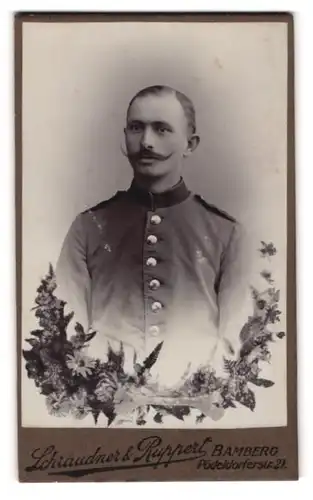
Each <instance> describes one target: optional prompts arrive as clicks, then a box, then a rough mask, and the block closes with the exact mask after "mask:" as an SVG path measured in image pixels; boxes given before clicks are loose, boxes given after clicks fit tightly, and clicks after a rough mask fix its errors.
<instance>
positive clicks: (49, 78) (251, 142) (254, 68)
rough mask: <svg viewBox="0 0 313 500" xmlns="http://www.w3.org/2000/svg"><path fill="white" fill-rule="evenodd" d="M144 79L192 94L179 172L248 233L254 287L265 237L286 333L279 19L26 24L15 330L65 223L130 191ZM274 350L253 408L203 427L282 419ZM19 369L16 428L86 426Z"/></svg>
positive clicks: (283, 33) (27, 322)
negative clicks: (51, 407)
mask: <svg viewBox="0 0 313 500" xmlns="http://www.w3.org/2000/svg"><path fill="white" fill-rule="evenodd" d="M152 84H166V85H170V86H173V87H175V88H177V89H178V90H181V91H182V92H185V93H186V94H187V95H188V96H190V97H191V99H192V100H193V102H194V104H195V107H196V112H197V123H198V130H199V133H200V135H201V138H202V141H201V143H200V146H199V148H198V149H197V151H196V152H195V153H194V155H193V156H192V158H191V159H190V160H189V163H187V164H186V169H185V179H186V181H187V183H188V185H189V187H190V188H191V189H192V190H194V191H196V192H199V193H201V194H202V195H203V196H204V197H205V198H206V199H207V200H208V201H209V202H211V203H215V204H216V205H217V206H219V207H220V208H223V209H224V210H227V211H229V213H231V214H232V215H234V216H235V217H237V218H238V219H239V220H241V222H242V223H243V224H244V226H245V227H246V229H247V230H248V232H249V235H250V240H249V241H250V245H251V248H252V249H253V251H254V253H253V255H254V256H255V260H254V262H253V264H254V266H253V271H254V277H253V280H255V281H253V283H252V284H255V285H258V284H259V283H258V282H259V280H258V272H259V271H260V270H261V267H262V266H261V264H262V263H261V261H260V258H259V256H258V253H257V249H258V248H259V246H260V240H266V241H273V242H274V243H275V245H276V247H277V249H278V257H276V259H275V260H274V269H273V271H274V277H275V279H276V283H277V286H278V288H280V290H281V308H282V311H283V317H282V322H281V325H280V327H279V328H280V329H284V328H285V312H286V311H285V277H286V276H285V267H286V259H285V252H286V142H287V137H286V134H287V130H286V103H287V27H286V25H284V24H279V23H249V24H247V23H218V24H217V23H210V24H204V23H188V24H187V23H148V24H143V23H123V24H117V23H108V24H105V23H94V24H93V23H77V24H76V23H68V24H67V23H60V24H57V23H51V24H47V23H45V24H44V23H30V24H27V23H24V25H23V319H22V321H23V338H25V337H27V336H28V335H29V331H30V330H31V329H32V328H35V327H36V322H35V319H34V316H33V313H32V312H30V309H31V307H32V306H33V301H34V298H35V291H36V288H37V286H38V285H39V282H40V279H41V277H42V276H43V274H45V273H46V271H47V268H48V263H49V262H51V263H53V264H55V262H56V259H57V257H58V254H59V251H60V247H61V243H62V240H63V238H64V236H65V233H66V231H67V230H68V228H69V225H70V223H71V222H72V220H73V218H74V217H75V216H76V214H77V213H78V212H80V211H82V210H84V209H86V208H87V207H89V206H91V205H94V204H96V203H98V202H99V201H101V200H103V199H105V198H109V197H111V196H112V195H113V194H114V193H115V191H116V190H117V189H123V188H127V187H128V185H129V183H130V180H131V169H130V167H129V165H128V163H127V160H126V159H125V158H124V157H123V156H122V154H121V153H120V144H121V141H122V140H123V126H124V118H125V111H126V108H127V105H128V102H129V100H130V98H131V97H132V96H133V95H134V93H136V92H137V91H138V90H139V89H140V88H142V87H144V86H147V85H152ZM285 347H286V345H285V341H284V340H283V341H281V342H278V343H277V344H275V345H274V346H273V350H272V352H273V358H272V363H271V365H268V366H265V368H264V373H263V374H264V377H269V378H272V380H274V381H275V385H274V386H273V387H272V388H269V389H262V388H261V389H257V390H256V394H257V409H256V411H255V412H254V413H251V412H250V411H249V410H247V409H245V408H240V409H237V410H230V411H229V412H228V413H227V415H226V416H225V417H224V418H223V419H222V420H220V421H218V422H217V423H214V422H212V421H210V420H209V419H205V421H204V424H203V425H204V426H208V427H212V428H213V427H245V426H249V427H253V426H275V425H285V424H286V387H285V383H286V362H285ZM23 365H24V364H23ZM22 373H23V396H22V420H23V425H25V426H52V427H53V426H62V427H65V426H73V427H74V426H92V425H93V421H92V419H90V420H88V419H86V420H83V421H74V420H71V419H69V418H68V419H66V418H57V417H50V416H49V415H48V413H47V410H46V408H45V403H44V397H43V396H40V395H39V394H38V393H37V392H36V390H35V387H34V384H33V382H32V381H29V380H28V379H27V378H26V377H25V373H24V368H23V370H22ZM168 422H169V423H168V425H169V426H181V422H179V421H170V420H168ZM99 424H100V425H101V421H99ZM188 425H189V424H188ZM190 425H191V424H190ZM198 427H199V426H198Z"/></svg>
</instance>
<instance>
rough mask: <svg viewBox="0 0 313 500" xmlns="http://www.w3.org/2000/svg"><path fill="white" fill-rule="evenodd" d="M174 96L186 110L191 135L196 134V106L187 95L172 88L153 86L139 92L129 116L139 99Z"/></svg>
mask: <svg viewBox="0 0 313 500" xmlns="http://www.w3.org/2000/svg"><path fill="white" fill-rule="evenodd" d="M163 93H166V94H173V95H174V96H175V97H176V99H177V100H178V101H179V102H180V104H181V107H182V108H183V110H184V113H185V117H186V120H187V126H188V130H189V132H190V133H191V134H195V133H196V112H195V108H194V105H193V103H192V101H191V100H190V99H189V97H187V96H186V95H185V94H183V93H182V92H179V90H175V89H173V88H172V87H169V86H167V85H152V86H150V87H145V88H144V89H142V90H139V92H137V94H136V95H135V96H134V97H133V98H132V99H131V101H130V103H129V105H128V108H127V115H128V112H129V108H130V107H131V105H132V104H133V102H134V101H135V100H136V99H138V98H139V97H145V96H147V95H151V94H152V95H153V94H154V95H159V94H163Z"/></svg>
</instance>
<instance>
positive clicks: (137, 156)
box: [127, 150, 173, 161]
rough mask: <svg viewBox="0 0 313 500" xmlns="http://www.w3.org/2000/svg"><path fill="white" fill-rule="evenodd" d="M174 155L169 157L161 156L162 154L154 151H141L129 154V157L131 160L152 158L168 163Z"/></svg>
mask: <svg viewBox="0 0 313 500" xmlns="http://www.w3.org/2000/svg"><path fill="white" fill-rule="evenodd" d="M172 154H173V153H170V154H169V155H161V154H160V153H155V152H154V151H149V150H145V151H139V152H138V153H132V154H128V155H127V157H128V158H129V159H130V160H135V161H136V160H137V161H138V160H141V159H142V158H152V159H154V160H159V161H166V160H168V159H169V158H170V157H171V156H172Z"/></svg>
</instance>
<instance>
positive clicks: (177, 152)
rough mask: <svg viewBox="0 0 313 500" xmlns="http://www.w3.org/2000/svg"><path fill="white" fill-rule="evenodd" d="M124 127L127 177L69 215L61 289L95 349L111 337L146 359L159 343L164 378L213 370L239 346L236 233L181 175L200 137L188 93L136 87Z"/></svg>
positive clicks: (229, 220) (225, 216) (231, 221)
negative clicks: (191, 369)
mask: <svg viewBox="0 0 313 500" xmlns="http://www.w3.org/2000/svg"><path fill="white" fill-rule="evenodd" d="M124 133H125V141H126V149H127V154H126V153H125V154H126V156H127V157H128V159H129V162H130V164H131V166H132V168H133V172H134V178H133V182H132V184H131V186H130V188H129V189H128V190H127V191H119V192H117V193H116V194H115V196H113V198H111V199H110V200H107V201H104V202H102V203H100V204H99V205H97V206H95V207H93V208H91V209H90V210H87V211H86V212H84V213H82V214H80V215H78V217H77V218H76V220H75V221H74V222H73V224H72V226H71V228H70V230H69V232H68V234H67V236H66V239H65V241H64V244H63V247H62V251H61V255H60V258H59V261H58V265H57V282H58V286H59V289H60V292H59V294H60V297H62V298H64V299H65V300H66V301H67V302H68V305H69V307H70V308H71V309H72V310H74V312H75V318H76V320H77V321H80V322H81V323H82V324H83V325H84V326H85V327H86V328H87V329H88V328H90V327H92V328H93V329H94V330H97V332H98V334H97V335H96V337H95V339H94V340H93V341H92V343H93V345H94V346H97V352H98V355H101V351H102V353H103V355H105V340H110V342H112V341H114V340H115V341H118V342H120V341H122V342H123V344H124V346H126V347H129V348H130V350H135V351H136V354H137V356H138V359H140V358H141V359H143V358H144V357H146V356H147V355H148V354H149V353H150V352H151V351H152V350H153V349H154V347H155V346H156V345H157V344H158V343H159V342H161V341H164V343H163V347H162V350H161V355H160V358H159V360H158V363H157V364H156V365H157V366H156V367H157V371H158V375H161V379H162V380H163V381H164V382H165V383H170V382H169V381H170V380H177V379H179V377H180V375H181V374H182V373H183V372H184V370H185V369H186V366H187V364H188V363H189V362H191V363H192V364H193V365H194V364H196V365H197V364H198V365H199V364H200V363H204V362H210V363H212V364H213V365H215V367H216V368H220V367H221V360H222V356H223V355H233V354H234V353H235V352H237V349H238V343H239V330H238V328H236V327H235V324H236V317H235V316H236V315H237V313H238V311H239V312H240V307H241V305H240V304H241V302H242V300H243V294H242V290H243V288H242V277H243V273H242V271H243V268H242V265H241V255H240V241H241V238H240V230H239V225H238V223H237V222H236V221H235V219H233V218H232V217H231V216H229V215H228V214H226V213H225V212H222V211H220V210H219V209H217V208H216V207H214V206H212V205H209V204H208V203H206V202H205V201H204V200H203V199H202V198H201V197H200V196H198V195H194V194H192V193H191V192H190V191H189V190H188V188H187V186H186V185H185V183H184V180H183V179H182V166H183V160H184V158H186V157H188V156H189V155H191V154H192V152H193V151H194V150H195V148H196V147H197V146H198V144H199V140H200V139H199V136H198V135H197V134H196V120H195V110H194V107H193V104H192V102H191V101H190V100H189V99H188V98H187V97H186V96H185V95H183V94H182V93H180V92H178V91H176V90H173V89H172V88H169V87H165V86H153V87H149V88H145V89H143V90H141V91H140V92H138V94H136V96H135V97H134V98H133V99H132V101H131V102H130V104H129V107H128V111H127V123H126V128H125V130H124ZM218 353H219V354H218ZM174 372H175V374H174Z"/></svg>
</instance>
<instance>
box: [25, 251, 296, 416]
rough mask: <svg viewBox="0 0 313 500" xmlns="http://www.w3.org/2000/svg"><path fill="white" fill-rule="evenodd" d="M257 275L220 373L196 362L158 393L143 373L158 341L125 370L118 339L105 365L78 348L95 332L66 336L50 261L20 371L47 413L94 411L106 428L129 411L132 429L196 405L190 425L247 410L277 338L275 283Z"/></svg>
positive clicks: (79, 330) (67, 318)
mask: <svg viewBox="0 0 313 500" xmlns="http://www.w3.org/2000/svg"><path fill="white" fill-rule="evenodd" d="M261 245H262V246H261V249H260V253H261V256H262V257H268V258H270V257H273V256H274V255H276V253H277V250H276V248H275V247H274V244H273V243H272V242H270V243H266V242H264V241H262V242H261ZM260 276H261V277H262V278H263V279H264V280H265V282H266V284H267V288H265V289H264V290H261V291H260V290H258V289H256V288H254V287H251V299H252V307H251V312H252V314H251V316H249V317H248V318H247V321H246V323H245V324H244V325H243V326H242V328H241V331H240V332H238V335H239V339H240V342H241V349H240V353H239V355H238V357H237V358H236V357H235V359H234V358H232V359H228V358H227V357H225V358H224V375H223V376H217V374H216V372H215V371H214V370H213V369H212V367H211V366H209V365H208V366H200V367H199V368H198V369H197V370H196V371H195V372H193V373H192V372H190V366H188V367H187V369H186V372H185V373H184V375H183V376H182V378H181V383H180V385H179V386H178V387H175V390H174V389H173V390H167V392H165V393H164V392H162V388H161V387H159V386H158V383H157V382H153V380H152V379H151V376H150V370H151V368H152V367H153V366H154V364H155V363H157V361H158V357H159V354H160V352H161V349H162V345H163V342H160V343H159V344H158V345H157V346H156V348H155V349H154V350H153V351H152V352H151V353H150V354H149V356H147V358H146V359H145V360H144V361H143V363H142V364H140V363H138V360H137V355H136V353H135V354H134V359H133V370H132V373H128V372H126V371H125V367H124V364H125V363H124V362H125V353H124V348H123V344H122V343H121V344H120V347H119V349H118V350H114V349H113V348H112V347H111V346H110V345H109V347H108V352H107V360H106V361H105V362H103V361H101V360H100V359H97V358H92V357H90V356H88V355H87V352H86V348H87V347H88V346H89V344H90V342H91V341H92V339H93V338H94V336H95V335H96V334H97V332H94V331H88V332H86V331H85V330H84V328H83V326H82V325H81V324H80V323H78V322H76V323H75V326H74V329H75V334H74V335H72V336H71V337H69V338H68V335H67V328H68V325H69V324H70V322H71V321H72V320H73V319H74V312H70V313H68V314H66V313H65V305H66V303H65V302H64V301H63V300H61V299H60V298H58V297H57V296H56V295H55V294H54V292H55V290H56V289H57V285H56V280H55V273H54V270H53V267H52V265H50V266H49V271H48V273H47V275H46V276H45V277H44V278H43V279H42V280H41V284H40V286H39V287H38V288H37V296H36V298H35V304H36V305H35V306H34V308H33V310H34V311H35V317H36V318H37V319H38V323H39V328H38V329H35V330H32V331H31V336H30V338H28V339H26V342H27V343H28V344H29V345H30V350H23V357H24V359H25V362H26V363H25V368H26V371H27V375H28V377H29V378H30V379H32V380H34V383H35V386H36V387H37V389H38V390H39V391H40V393H41V394H42V395H43V396H44V397H45V398H46V406H47V409H48V412H49V414H50V415H52V416H55V417H66V416H68V415H71V416H72V417H74V418H76V419H83V418H85V417H87V416H88V415H91V416H92V417H93V419H94V422H95V423H97V421H98V418H99V416H100V414H102V415H105V417H106V418H107V425H108V426H109V425H111V424H112V422H114V420H115V419H116V417H118V419H117V421H120V422H123V421H124V422H127V421H130V418H129V417H130V415H132V416H133V418H134V419H135V422H136V424H137V425H139V426H144V425H145V424H146V423H147V416H148V414H150V413H151V415H152V417H153V420H154V421H155V422H156V423H158V424H160V425H162V423H163V420H164V418H167V417H168V416H171V417H174V418H176V419H178V420H182V421H183V420H185V418H187V417H190V415H191V409H196V410H198V415H197V416H196V419H195V422H196V423H199V424H200V423H201V422H203V420H204V419H205V418H211V419H212V420H218V419H220V418H222V416H223V415H224V413H225V411H227V409H228V408H236V407H237V405H238V404H239V405H243V406H245V407H247V408H249V409H250V410H251V411H254V409H255V407H256V396H255V393H254V390H253V387H254V386H257V387H263V388H269V387H271V386H272V385H273V384H274V382H273V381H271V380H267V379H264V378H262V377H261V376H260V375H261V373H262V364H263V363H270V362H271V350H270V344H271V343H272V342H274V341H275V339H280V340H281V339H283V338H284V337H285V335H286V333H285V332H284V331H279V332H277V333H275V331H274V330H273V328H274V327H275V325H276V324H277V323H279V322H280V316H281V311H280V309H279V300H280V292H279V290H277V289H276V288H275V286H274V285H275V283H274V279H273V276H272V272H271V270H268V269H263V270H262V271H261V272H260Z"/></svg>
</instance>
